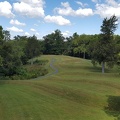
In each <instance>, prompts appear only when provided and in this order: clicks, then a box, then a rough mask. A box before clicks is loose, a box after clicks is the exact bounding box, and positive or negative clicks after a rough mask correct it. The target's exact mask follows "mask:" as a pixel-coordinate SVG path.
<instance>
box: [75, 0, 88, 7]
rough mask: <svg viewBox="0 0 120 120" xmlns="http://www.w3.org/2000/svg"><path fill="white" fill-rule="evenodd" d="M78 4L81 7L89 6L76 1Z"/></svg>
mask: <svg viewBox="0 0 120 120" xmlns="http://www.w3.org/2000/svg"><path fill="white" fill-rule="evenodd" d="M76 3H77V4H78V5H80V6H81V7H85V6H88V4H87V3H82V2H80V1H76Z"/></svg>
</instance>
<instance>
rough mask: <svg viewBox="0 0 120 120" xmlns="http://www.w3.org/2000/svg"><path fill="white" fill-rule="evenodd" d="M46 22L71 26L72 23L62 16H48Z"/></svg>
mask: <svg viewBox="0 0 120 120" xmlns="http://www.w3.org/2000/svg"><path fill="white" fill-rule="evenodd" d="M44 20H45V21H46V22H48V23H56V24H58V25H61V26H62V25H70V24H71V22H70V21H69V20H68V19H65V18H63V17H62V16H50V15H47V16H46V17H45V18H44Z"/></svg>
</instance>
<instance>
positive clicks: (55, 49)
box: [43, 30, 65, 55]
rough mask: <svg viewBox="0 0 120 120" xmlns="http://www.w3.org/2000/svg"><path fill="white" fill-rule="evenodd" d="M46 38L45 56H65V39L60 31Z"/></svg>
mask: <svg viewBox="0 0 120 120" xmlns="http://www.w3.org/2000/svg"><path fill="white" fill-rule="evenodd" d="M43 38H44V46H45V50H44V52H43V53H44V54H57V55H59V54H63V52H64V49H65V48H64V37H63V35H62V34H61V31H60V30H55V32H54V33H51V34H48V35H46V36H44V37H43Z"/></svg>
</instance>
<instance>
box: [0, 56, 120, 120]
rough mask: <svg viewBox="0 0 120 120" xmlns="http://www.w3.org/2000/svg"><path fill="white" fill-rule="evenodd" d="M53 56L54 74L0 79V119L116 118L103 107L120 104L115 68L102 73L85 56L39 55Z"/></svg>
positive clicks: (117, 77) (74, 119)
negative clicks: (81, 57)
mask: <svg viewBox="0 0 120 120" xmlns="http://www.w3.org/2000/svg"><path fill="white" fill-rule="evenodd" d="M53 58H54V59H55V63H54V66H55V67H56V68H57V69H58V73H57V74H53V75H51V74H50V75H48V76H46V77H43V78H42V79H41V78H38V79H36V80H21V81H20V80H17V81H15V80H14V81H0V120H114V119H115V118H117V117H114V115H113V114H114V111H113V112H111V111H108V110H107V112H106V110H105V108H108V107H110V109H112V110H118V109H115V108H114V105H116V107H118V106H119V108H120V97H119V96H120V75H118V73H115V70H113V71H109V72H108V71H107V73H105V74H104V75H102V74H101V69H100V68H93V66H92V65H91V62H90V61H88V60H83V59H79V58H74V57H68V56H62V55H61V56H54V55H49V56H42V57H41V59H48V60H49V61H50V60H51V59H53ZM46 67H48V66H46ZM48 69H49V71H50V72H51V73H52V72H54V71H53V70H51V69H50V68H49V67H48ZM118 112H119V111H118ZM118 115H119V114H117V115H116V116H118Z"/></svg>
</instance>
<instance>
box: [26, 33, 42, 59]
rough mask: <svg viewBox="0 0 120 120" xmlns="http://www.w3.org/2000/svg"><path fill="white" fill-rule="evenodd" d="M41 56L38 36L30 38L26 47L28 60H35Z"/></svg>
mask: <svg viewBox="0 0 120 120" xmlns="http://www.w3.org/2000/svg"><path fill="white" fill-rule="evenodd" d="M40 54H41V49H40V44H39V41H38V40H37V37H36V36H34V35H33V36H32V37H29V38H28V41H27V44H26V46H25V55H26V56H27V58H28V59H31V58H34V57H36V56H39V55H40Z"/></svg>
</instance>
